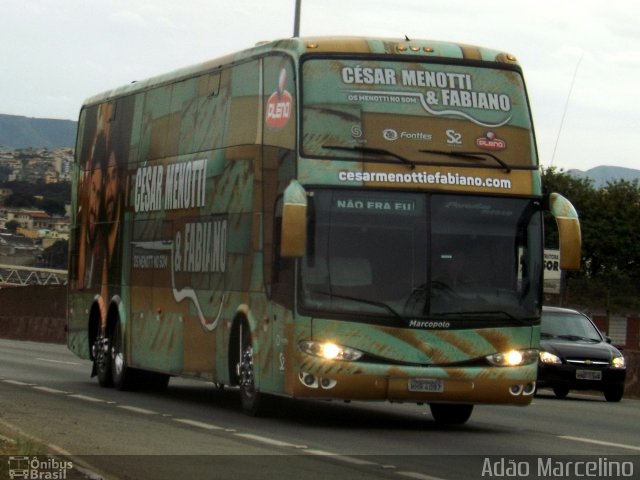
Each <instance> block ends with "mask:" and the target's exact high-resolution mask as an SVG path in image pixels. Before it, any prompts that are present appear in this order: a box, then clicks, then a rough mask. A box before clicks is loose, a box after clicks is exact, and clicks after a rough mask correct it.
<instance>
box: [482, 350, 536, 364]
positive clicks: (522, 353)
mask: <svg viewBox="0 0 640 480" xmlns="http://www.w3.org/2000/svg"><path fill="white" fill-rule="evenodd" d="M537 357H538V350H536V349H528V350H509V351H508V352H498V353H494V354H492V355H487V356H486V357H485V358H486V359H487V361H488V362H489V363H490V364H491V365H494V366H496V367H519V366H521V365H528V364H530V363H534V362H535V361H536V359H537Z"/></svg>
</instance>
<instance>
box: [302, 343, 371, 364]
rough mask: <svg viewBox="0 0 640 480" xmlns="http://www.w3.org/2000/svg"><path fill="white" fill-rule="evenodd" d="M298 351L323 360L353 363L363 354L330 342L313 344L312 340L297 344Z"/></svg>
mask: <svg viewBox="0 0 640 480" xmlns="http://www.w3.org/2000/svg"><path fill="white" fill-rule="evenodd" d="M298 345H299V347H300V350H302V351H303V352H305V353H308V354H309V355H313V356H315V357H320V358H324V359H325V360H344V361H348V362H354V361H356V360H359V359H360V358H361V357H362V355H364V353H363V352H361V351H360V350H356V349H355V348H351V347H344V346H342V345H337V344H335V343H332V342H314V341H312V340H304V341H302V342H300V343H299V344H298Z"/></svg>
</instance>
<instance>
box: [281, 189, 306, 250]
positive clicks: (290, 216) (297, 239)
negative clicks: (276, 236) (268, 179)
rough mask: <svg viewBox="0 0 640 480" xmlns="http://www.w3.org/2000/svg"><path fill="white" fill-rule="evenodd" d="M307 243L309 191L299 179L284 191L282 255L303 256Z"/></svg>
mask: <svg viewBox="0 0 640 480" xmlns="http://www.w3.org/2000/svg"><path fill="white" fill-rule="evenodd" d="M306 245H307V192H306V191H305V189H304V188H303V187H302V185H300V183H299V182H298V181H297V180H291V183H290V184H289V186H288V187H287V188H286V189H285V191H284V198H283V205H282V231H281V234H280V255H281V256H282V257H289V258H292V257H302V256H304V254H305V248H306Z"/></svg>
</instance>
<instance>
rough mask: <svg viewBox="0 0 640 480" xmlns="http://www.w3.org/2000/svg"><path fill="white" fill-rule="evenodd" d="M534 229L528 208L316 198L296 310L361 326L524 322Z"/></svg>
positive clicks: (380, 195)
mask: <svg viewBox="0 0 640 480" xmlns="http://www.w3.org/2000/svg"><path fill="white" fill-rule="evenodd" d="M541 228H542V227H541V213H540V206H539V205H538V202H536V201H535V200H528V199H521V198H517V199H516V198H497V197H480V196H454V195H441V194H427V193H404V192H399V193H398V192H380V191H361V190H360V191H355V190H353V191H349V190H325V189H318V190H316V191H314V192H313V195H312V203H311V218H310V225H309V231H310V234H309V235H308V245H307V254H306V256H305V257H304V258H302V259H301V262H302V263H301V268H300V269H299V270H300V281H301V288H300V289H299V305H300V307H301V308H302V309H303V310H306V311H308V312H309V313H312V314H313V313H316V314H322V315H323V316H332V315H333V316H338V317H339V316H340V315H345V316H348V317H349V318H363V317H366V318H367V319H369V321H376V320H375V319H376V318H378V317H381V318H387V319H389V321H391V322H393V321H394V320H397V319H398V318H400V319H416V318H423V319H426V318H433V317H435V316H440V317H451V320H455V318H456V317H460V318H465V319H469V320H471V321H474V320H475V321H477V320H481V319H483V318H484V319H485V320H487V319H488V318H487V317H490V315H489V314H499V317H500V318H502V319H503V320H504V321H510V320H513V319H517V320H523V319H529V318H534V317H536V316H537V315H539V308H540V306H539V299H538V292H539V291H540V285H539V282H540V279H541V268H542V259H541V256H540V255H541V254H540V252H541V251H542V248H541V238H542V232H541ZM386 321H387V320H382V322H383V323H385V322H386Z"/></svg>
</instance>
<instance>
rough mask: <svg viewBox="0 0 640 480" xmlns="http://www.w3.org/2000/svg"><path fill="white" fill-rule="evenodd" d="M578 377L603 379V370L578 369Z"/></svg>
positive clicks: (579, 378)
mask: <svg viewBox="0 0 640 480" xmlns="http://www.w3.org/2000/svg"><path fill="white" fill-rule="evenodd" d="M576 379H578V380H602V372H601V371H600V370H576Z"/></svg>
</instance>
